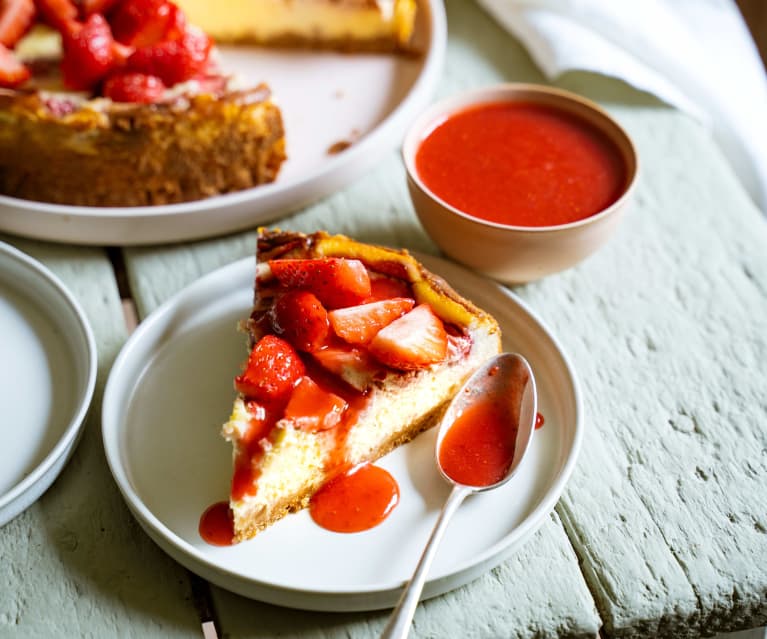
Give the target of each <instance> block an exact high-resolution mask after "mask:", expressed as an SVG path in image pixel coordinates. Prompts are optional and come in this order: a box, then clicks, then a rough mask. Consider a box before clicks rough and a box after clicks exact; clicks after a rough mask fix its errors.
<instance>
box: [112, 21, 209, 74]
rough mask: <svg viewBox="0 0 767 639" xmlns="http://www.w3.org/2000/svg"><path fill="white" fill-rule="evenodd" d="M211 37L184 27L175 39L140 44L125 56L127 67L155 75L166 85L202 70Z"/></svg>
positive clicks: (206, 58)
mask: <svg viewBox="0 0 767 639" xmlns="http://www.w3.org/2000/svg"><path fill="white" fill-rule="evenodd" d="M212 47H213V41H212V40H211V39H210V38H209V37H208V36H207V35H205V33H203V32H202V31H200V30H199V29H195V28H193V27H188V28H187V29H186V30H185V32H184V35H183V36H182V37H181V38H180V39H178V40H165V41H163V42H158V43H157V44H152V45H150V46H146V47H141V48H139V49H136V51H135V52H134V53H133V55H131V57H130V58H128V63H127V64H128V68H129V69H130V70H131V71H136V72H138V73H146V74H147V75H156V76H157V77H159V78H161V79H162V81H163V82H164V83H165V84H166V86H169V87H170V86H173V85H174V84H178V83H179V82H185V81H186V80H189V79H191V78H193V77H195V76H196V75H197V74H199V73H202V72H204V71H205V69H206V67H207V65H208V56H209V55H210V50H211V48H212Z"/></svg>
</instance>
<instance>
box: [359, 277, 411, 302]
mask: <svg viewBox="0 0 767 639" xmlns="http://www.w3.org/2000/svg"><path fill="white" fill-rule="evenodd" d="M392 297H413V291H411V290H410V285H409V284H408V283H407V282H405V281H403V280H398V279H396V278H394V277H386V276H385V275H381V276H378V277H371V278H370V298H369V299H368V300H366V301H368V302H374V301H375V300H388V299H390V298H392Z"/></svg>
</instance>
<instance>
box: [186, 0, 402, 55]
mask: <svg viewBox="0 0 767 639" xmlns="http://www.w3.org/2000/svg"><path fill="white" fill-rule="evenodd" d="M178 4H179V6H181V7H182V9H183V10H184V11H185V12H186V13H187V14H188V15H189V18H190V19H191V20H192V21H193V22H194V23H195V24H198V25H200V26H201V27H202V28H204V29H205V30H206V31H207V32H208V33H210V34H211V35H212V36H213V37H215V38H216V39H217V40H218V41H219V42H229V43H240V42H242V43H249V44H259V45H265V46H303V47H311V48H322V49H335V50H341V51H403V50H407V49H408V46H409V43H410V39H411V36H412V33H413V27H414V24H415V14H416V3H415V0H228V2H226V4H225V5H224V6H222V5H221V4H217V3H215V2H209V1H208V0H180V1H179V2H178Z"/></svg>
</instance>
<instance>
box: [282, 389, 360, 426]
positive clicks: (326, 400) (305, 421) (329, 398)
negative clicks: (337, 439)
mask: <svg viewBox="0 0 767 639" xmlns="http://www.w3.org/2000/svg"><path fill="white" fill-rule="evenodd" d="M347 406H348V404H347V403H346V401H344V400H343V399H342V398H341V397H339V396H338V395H336V394H334V393H331V392H329V391H326V390H323V389H322V388H320V387H319V386H318V385H317V383H316V382H315V381H313V380H312V379H311V378H310V377H306V376H304V377H302V378H301V381H299V382H298V384H297V385H296V387H295V389H294V390H293V394H292V395H291V396H290V400H289V401H288V405H287V406H286V407H285V419H288V420H290V421H291V422H293V426H294V427H295V428H297V429H299V430H305V431H309V432H312V433H314V432H317V431H321V430H327V429H329V428H333V426H336V425H338V423H339V422H340V421H341V417H342V416H343V414H344V411H345V410H346V408H347Z"/></svg>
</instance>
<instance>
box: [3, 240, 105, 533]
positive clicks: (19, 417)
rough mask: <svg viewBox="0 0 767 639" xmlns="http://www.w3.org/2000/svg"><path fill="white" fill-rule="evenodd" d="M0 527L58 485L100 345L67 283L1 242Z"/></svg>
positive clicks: (84, 407)
mask: <svg viewBox="0 0 767 639" xmlns="http://www.w3.org/2000/svg"><path fill="white" fill-rule="evenodd" d="M0 335H2V338H0V526H2V525H3V524H5V523H6V522H8V521H10V520H11V519H13V518H14V517H15V516H16V515H18V514H19V513H21V512H22V511H23V510H25V509H26V508H28V507H29V506H30V505H31V504H32V503H34V502H35V500H37V498H38V497H40V495H42V494H43V493H44V492H45V491H46V490H47V489H48V487H49V486H50V485H51V484H52V483H53V480H54V479H56V477H57V476H58V474H59V473H60V472H61V469H62V468H63V467H64V464H65V463H66V462H67V459H69V456H70V455H71V453H72V451H73V450H74V448H75V445H76V444H77V440H78V438H79V436H80V433H81V431H82V426H83V422H84V420H85V416H86V413H87V411H88V407H89V406H90V402H91V398H92V396H93V387H94V384H95V383H96V345H95V342H94V340H93V335H92V333H91V329H90V327H89V325H88V322H87V320H86V318H85V315H84V314H83V312H82V310H81V309H80V307H79V305H78V304H77V302H76V301H75V300H74V299H73V298H72V296H71V295H70V294H69V293H68V292H67V290H66V289H65V288H64V285H63V284H62V283H61V282H60V281H59V280H58V279H57V278H56V277H55V276H54V275H53V274H52V273H51V272H50V271H48V269H46V268H45V267H44V266H42V265H41V264H40V263H39V262H37V261H35V260H33V259H32V258H31V257H29V256H27V255H25V254H24V253H22V252H21V251H18V250H16V249H15V248H13V247H11V246H9V245H8V244H5V243H3V242H0Z"/></svg>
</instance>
